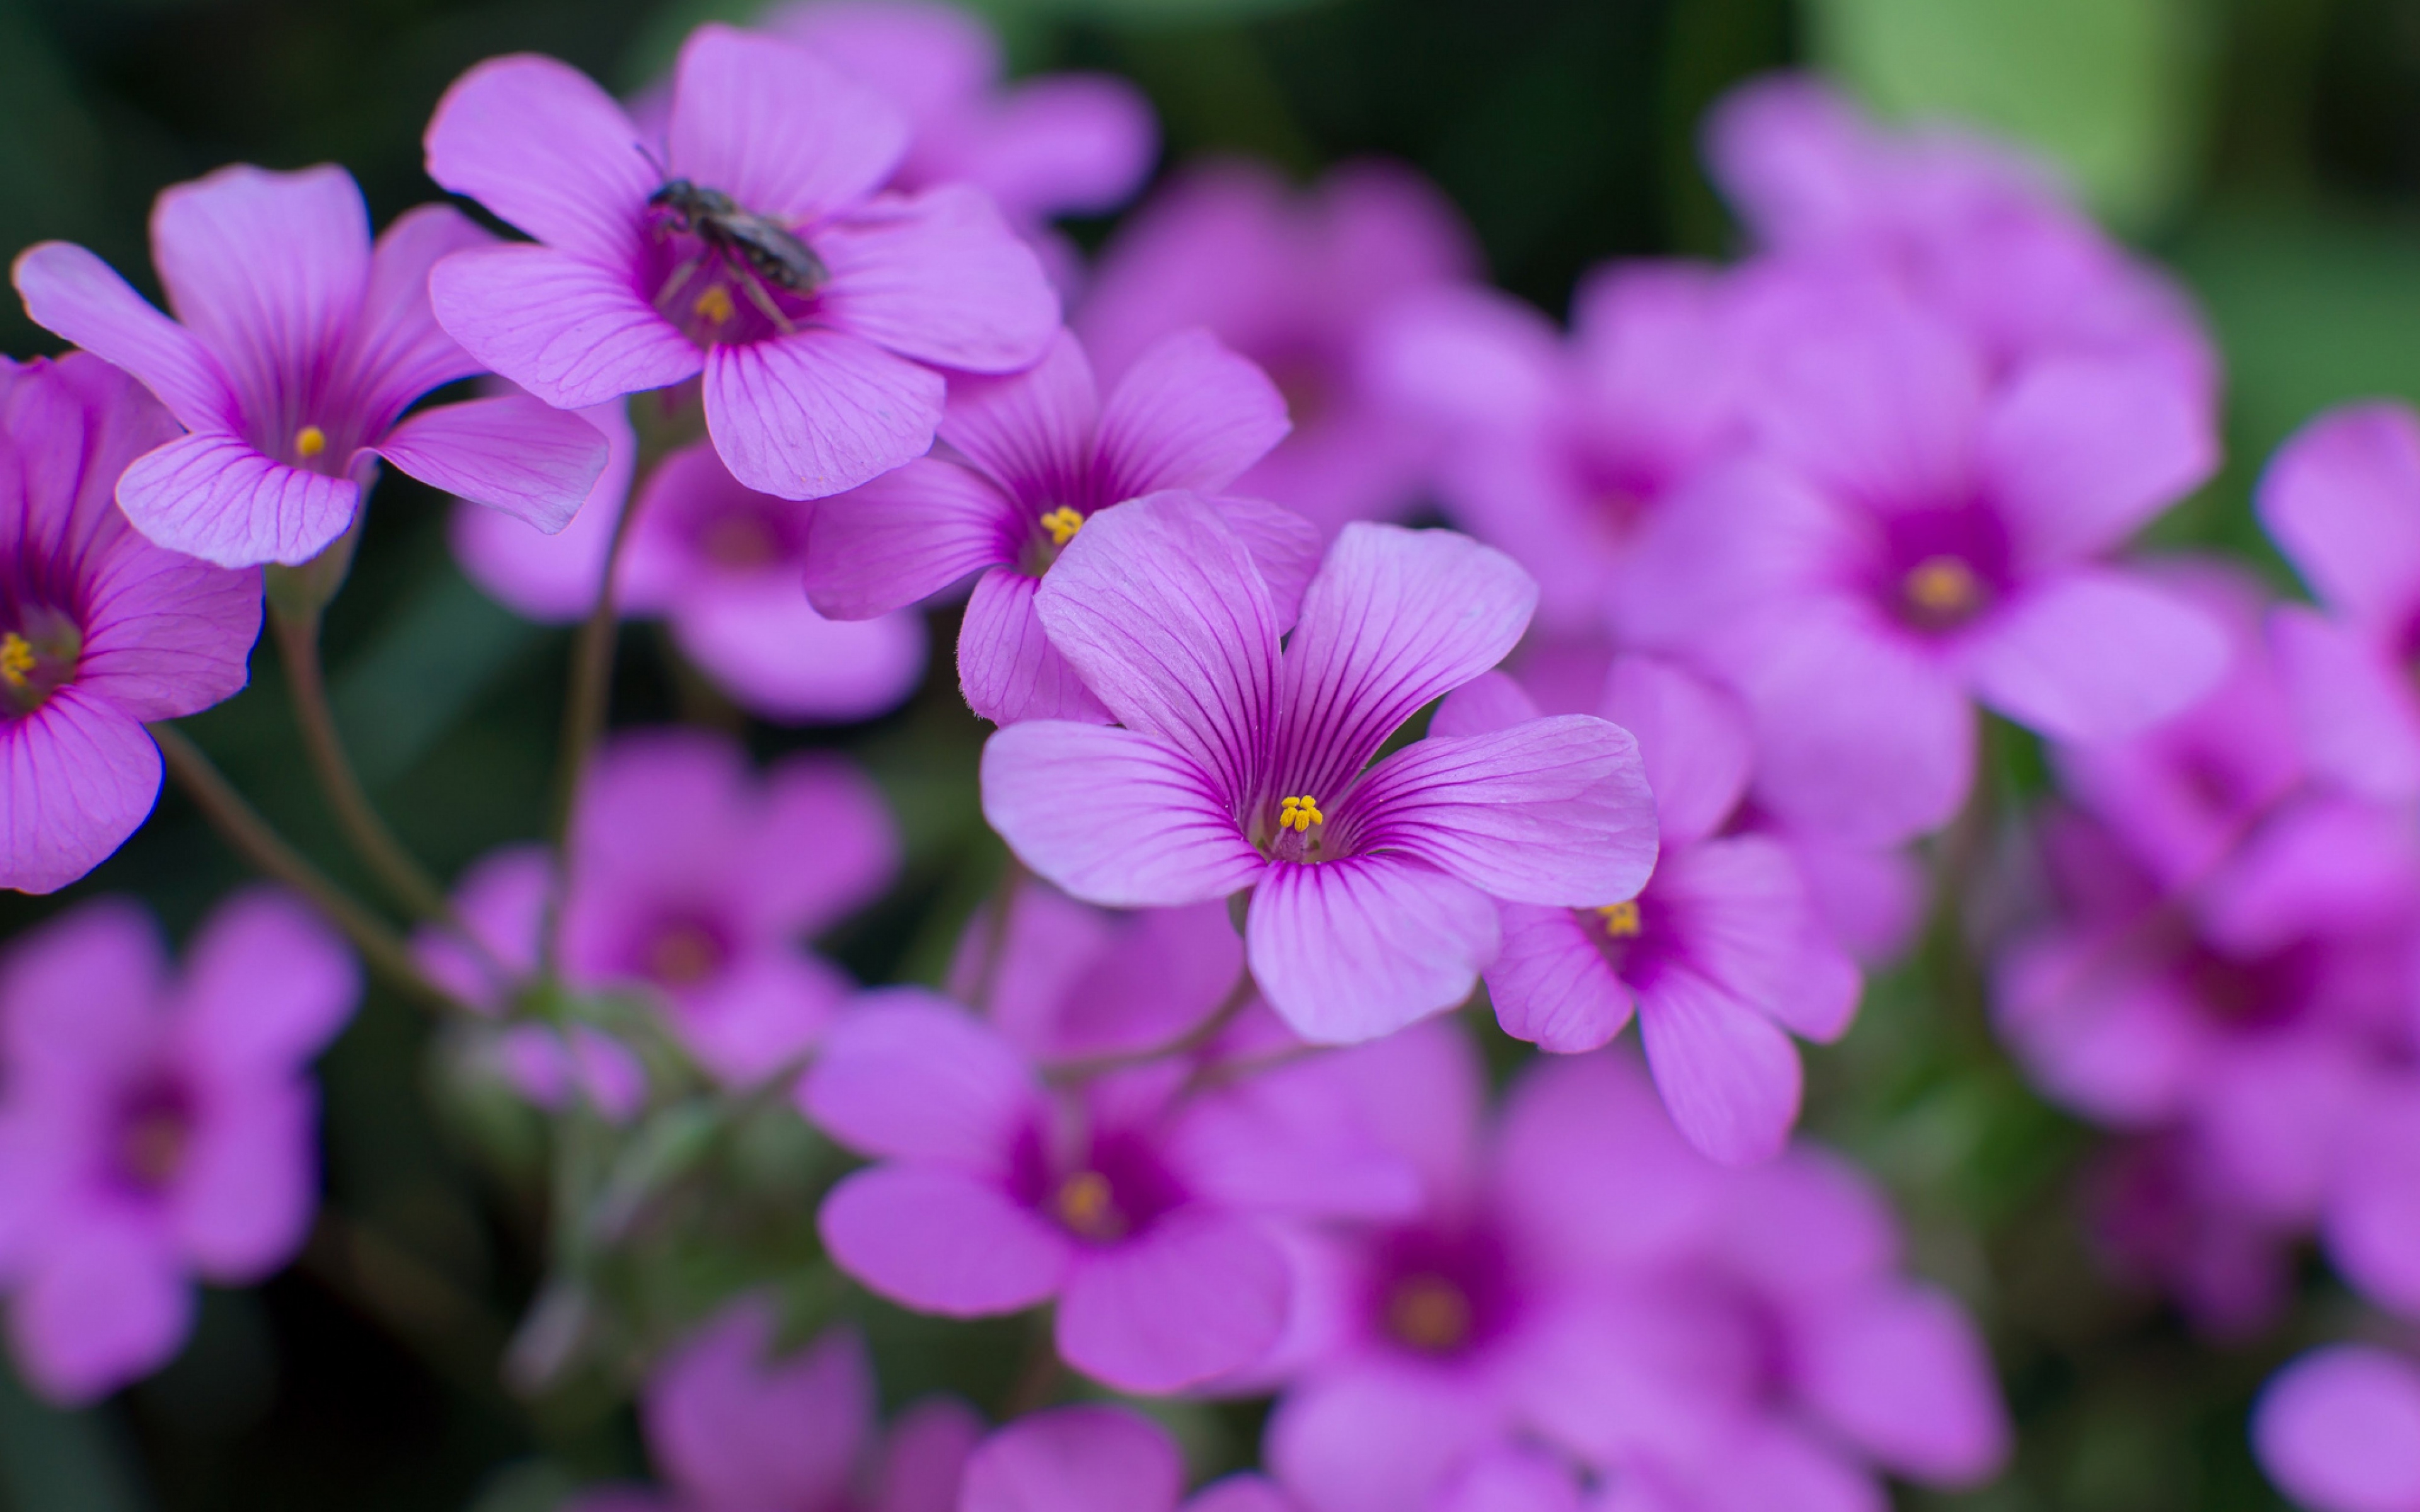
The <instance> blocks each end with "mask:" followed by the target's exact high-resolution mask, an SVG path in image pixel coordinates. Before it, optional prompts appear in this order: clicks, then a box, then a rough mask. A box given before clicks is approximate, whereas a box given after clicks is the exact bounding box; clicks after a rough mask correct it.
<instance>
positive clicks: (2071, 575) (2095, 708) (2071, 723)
mask: <svg viewBox="0 0 2420 1512" xmlns="http://www.w3.org/2000/svg"><path fill="white" fill-rule="evenodd" d="M2227 656H2228V652H2227V644H2226V632H2225V631H2224V630H2223V629H2222V628H2221V627H2220V626H2219V625H2218V624H2217V622H2216V621H2214V620H2212V619H2211V617H2210V616H2209V615H2207V614H2205V613H2203V612H2202V611H2201V610H2200V609H2196V608H2195V606H2194V605H2193V604H2192V603H2191V602H2190V601H2188V600H2186V599H2185V598H2183V597H2182V596H2181V595H2179V594H2173V593H2171V592H2169V591H2168V590H2166V589H2164V588H2162V587H2160V586H2159V585H2157V584H2155V583H2153V582H2150V581H2149V580H2148V579H2144V578H2141V577H2138V576H2135V575H2133V574H2130V573H2123V572H2118V571H2115V570H2111V569H2108V568H2100V567H2083V568H2078V569H2076V570H2074V571H2071V572H2064V573H2060V574H2057V575H2056V576H2055V577H2051V578H2049V579H2045V580H2042V581H2040V582H2037V583H2035V584H2033V585H2031V586H2030V587H2028V588H2027V589H2026V590H2025V591H2024V593H2023V594H2020V595H2019V596H2018V598H2017V600H2016V601H2015V602H2014V603H2012V604H2010V605H2009V608H2008V609H2006V610H2005V611H2004V612H2003V613H2001V614H2000V615H1998V616H1996V617H1995V618H1994V619H1993V622H1992V623H1991V624H1990V625H1988V626H1987V627H1985V628H1983V629H1982V630H1980V631H1979V632H1978V635H1977V637H1976V640H1975V642H1974V644H1973V645H1972V646H1970V647H1969V648H1968V650H1967V653H1966V663H1967V667H1968V670H1969V671H1970V674H1971V675H1972V676H1973V677H1974V678H1975V681H1976V686H1977V691H1978V695H1979V696H1980V697H1981V698H1982V699H1983V700H1984V701H1985V702H1989V703H1990V704H1992V705H1993V707H1994V708H1996V709H1998V710H1999V711H2000V712H2001V713H2003V714H2006V715H2008V716H2009V717H2010V718H2013V719H2015V720H2017V721H2018V722H2020V723H2022V724H2024V725H2027V726H2030V727H2031V728H2033V729H2036V730H2039V731H2040V732H2042V733H2044V734H2048V735H2051V736H2054V737H2055V738H2058V739H2062V740H2074V741H2087V742H2088V741H2100V740H2112V739H2116V738H2117V737H2118V736H2121V735H2127V734H2132V733H2135V732H2136V731H2139V730H2142V729H2145V728H2147V727H2148V726H2149V725H2151V724H2153V723H2155V722H2157V721H2159V720H2161V719H2164V718H2165V717H2168V716H2170V715H2173V714H2176V713H2178V712H2180V711H2181V710H2183V709H2184V708H2186V707H2188V706H2189V705H2191V704H2192V703H2194V702H2195V701H2197V700H2198V699H2199V698H2200V697H2201V695H2202V694H2203V693H2205V692H2207V691H2209V689H2210V687H2211V685H2212V684H2214V683H2215V682H2216V681H2217V680H2218V678H2219V675H2220V673H2222V672H2223V671H2226V662H2227Z"/></svg>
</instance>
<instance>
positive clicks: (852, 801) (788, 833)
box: [418, 730, 899, 1086]
mask: <svg viewBox="0 0 2420 1512" xmlns="http://www.w3.org/2000/svg"><path fill="white" fill-rule="evenodd" d="M898 856H899V841H898V836H897V833H896V831H895V830H894V828H893V826H892V821H891V816H890V811H889V810H887V809H886V808H885V807H884V805H883V802H882V798H881V796H880V795H879V794H877V793H876V791H875V789H874V787H873V784H872V783H870V782H868V781H867V780H866V779H865V778H864V777H863V776H861V774H859V773H858V772H857V771H855V770H854V769H853V768H850V767H848V766H846V765H845V764H841V763H839V762H837V761H834V760H832V759H830V758H826V757H815V756H800V757H793V758H791V759H789V760H788V761H786V762H784V763H783V764H781V765H778V766H776V767H775V768H774V769H773V770H772V772H770V773H769V774H768V775H767V776H766V777H764V778H761V779H760V778H759V777H758V776H757V775H756V774H755V772H754V771H753V770H752V768H751V766H750V765H749V763H748V759H747V756H746V754H745V753H744V752H742V751H741V750H740V749H739V748H738V747H737V745H736V744H734V743H732V742H730V741H728V740H726V739H724V738H722V737H721V736H717V735H710V734H707V733H704V732H702V731H694V730H688V731H683V730H658V731H649V732H646V733H639V734H630V735H624V736H622V737H620V738H618V739H616V740H615V741H614V742H613V743H612V744H611V745H609V746H607V747H606V748H605V749H604V750H603V751H602V752H601V753H600V754H599V755H598V757H597V760H596V762H595V763H594V764H592V765H591V767H590V768H589V773H588V779H587V782H586V785H585V786H584V787H583V788H582V792H581V795H580V801H579V804H578V806H577V808H576V809H575V810H574V812H573V815H572V824H571V841H570V863H569V872H570V874H569V876H568V877H567V878H566V882H565V890H564V897H563V904H562V907H563V953H562V960H561V963H560V964H561V968H562V971H563V975H564V979H565V980H566V982H567V983H568V984H569V985H570V986H572V987H573V988H575V989H577V990H580V991H585V992H594V991H609V990H616V989H620V990H629V991H635V992H637V993H639V994H641V995H644V996H645V997H646V998H648V999H649V1000H651V1001H653V1002H654V1003H656V1004H657V1005H658V1006H659V1007H660V1009H661V1010H662V1011H663V1015H664V1022H665V1026H666V1027H667V1029H668V1030H669V1031H670V1033H671V1034H672V1036H673V1037H674V1038H675V1040H677V1041H679V1042H680V1043H681V1045H682V1046H684V1047H685V1048H686V1049H687V1050H688V1052H689V1053H690V1055H691V1056H692V1057H695V1058H696V1060H697V1062H698V1064H699V1065H700V1066H702V1067H703V1068H705V1070H706V1072H708V1073H709V1074H711V1075H712V1076H714V1077H715V1078H716V1079H717V1080H719V1081H721V1082H723V1083H725V1084H727V1085H732V1086H746V1085H749V1084H751V1083H754V1082H758V1081H761V1080H762V1079H764V1078H765V1077H767V1076H769V1075H771V1074H773V1073H775V1072H779V1071H781V1070H783V1068H785V1067H788V1066H791V1065H794V1064H795V1063H796V1062H797V1061H798V1060H799V1058H800V1057H801V1056H802V1055H803V1054H804V1053H805V1051H806V1050H807V1049H808V1048H809V1047H810V1046H812V1045H813V1044H814V1042H815V1041H816V1040H817V1039H818V1038H819V1037H820V1036H821V1035H822V1033H823V1032H824V1029H825V1028H826V1027H827V1026H828V1025H829V1024H830V1021H831V1018H832V1015H833V1014H834V1013H835V1012H836V1011H838V1010H839V1008H840V1006H841V1004H842V1003H843V1002H844V1001H845V999H846V998H847V996H848V995H849V994H850V993H851V992H853V991H854V990H855V989H854V984H853V983H851V982H850V980H848V978H847V976H846V975H845V973H844V972H842V970H841V969H840V968H839V967H838V966H835V965H833V964H831V963H830V962H829V961H826V960H825V959H823V958H822V957H821V956H818V955H816V954H814V952H813V951H812V950H810V949H808V948H807V946H806V945H805V944H804V943H803V942H804V941H805V940H806V939H808V938H810V937H812V936H813V935H814V933H816V932H817V931H819V930H822V929H825V928H828V927H829V926H830V925H831V924H833V923H836V922H837V921H839V920H840V919H842V918H845V917H846V916H847V915H848V914H850V913H851V912H853V911H855V910H856V909H858V908H860V907H861V906H863V905H864V904H865V903H868V902H870V901H871V900H872V899H873V898H874V897H876V895H877V894H879V893H880V892H881V891H882V890H883V888H884V887H888V886H889V884H890V881H891V878H892V874H893V873H894V872H896V870H897V868H898V864H899V862H898ZM549 872H550V868H549V866H548V864H547V861H546V858H545V856H543V854H542V853H540V852H539V851H537V850H536V849H535V847H514V848H511V849H508V850H506V851H504V852H500V853H498V854H497V855H496V856H491V857H489V860H487V861H486V862H483V863H482V864H481V865H480V866H479V867H477V868H474V869H473V873H472V876H471V879H470V881H469V882H468V883H467V884H466V886H465V887H464V888H463V889H462V891H461V892H460V894H459V895H458V899H457V902H458V904H459V906H460V908H461V911H462V913H463V915H464V918H465V921H466V922H467V923H468V925H469V926H470V928H471V929H472V931H473V933H476V934H477V935H478V937H479V939H480V942H481V943H482V944H483V945H484V946H485V948H486V951H487V956H482V955H481V954H480V953H478V952H474V951H473V950H471V949H468V948H466V947H465V946H464V945H463V944H462V943H461V942H459V941H458V940H455V939H453V938H451V937H450V936H448V935H447V934H445V933H443V932H441V931H434V930H432V931H429V932H427V933H424V934H423V935H422V937H421V939H420V942H419V946H418V950H419V954H420V957H421V961H422V964H423V965H424V967H425V968H426V969H427V971H428V972H429V973H430V975H431V976H432V977H433V978H434V979H436V980H438V981H440V982H442V984H443V985H445V986H446V987H447V988H448V989H449V990H451V991H453V992H455V993H456V994H458V995H459V996H460V997H461V998H462V999H463V1000H464V1001H465V1002H468V1003H471V1004H473V1006H476V1007H481V1008H490V1007H492V1008H494V1009H497V1010H502V1009H504V1007H506V1006H507V1004H508V1002H509V999H510V997H511V995H512V994H513V993H514V992H516V991H517V990H518V989H519V987H520V985H521V983H522V982H523V981H525V980H527V979H528V977H530V976H534V975H535V971H536V968H537V961H538V949H537V946H538V933H537V932H538V929H539V927H540V926H541V922H542V920H543V918H544V913H545V899H546V893H547V888H548V887H549V886H550V877H549ZM489 957H492V959H493V961H494V962H495V963H498V964H501V965H502V966H503V967H504V970H505V971H506V972H507V973H508V974H510V975H511V976H512V978H513V979H514V980H497V978H496V976H495V974H494V970H493V968H492V967H491V966H490V964H489Z"/></svg>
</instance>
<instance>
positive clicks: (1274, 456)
mask: <svg viewBox="0 0 2420 1512" xmlns="http://www.w3.org/2000/svg"><path fill="white" fill-rule="evenodd" d="M1478 269H1479V253H1478V249H1477V247H1476V245H1475V244H1474V242H1473V240H1472V238H1471V235H1470V232H1469V230H1468V228H1467V227H1466V226H1465V225H1464V224H1463V222H1462V218H1461V216H1460V214H1459V213H1458V212H1457V211H1456V210H1455V209H1454V208H1453V207H1452V206H1451V205H1450V203H1449V202H1448V201H1447V200H1446V199H1445V198H1444V196H1442V195H1441V194H1439V193H1437V191H1436V190H1435V187H1434V186H1432V185H1431V184H1429V183H1428V182H1427V181H1426V180H1425V179H1422V178H1420V177H1418V176H1417V175H1416V174H1414V173H1412V172H1411V171H1410V170H1409V169H1406V168H1404V167H1401V166H1398V165H1395V164H1391V163H1386V162H1357V163H1348V164H1346V165H1344V166H1343V167H1341V168H1338V169H1336V170H1334V171H1333V172H1331V173H1330V174H1329V175H1328V177H1326V179H1325V180H1324V181H1322V183H1321V184H1320V186H1319V187H1318V188H1317V189H1316V190H1314V191H1312V192H1311V193H1310V194H1307V195H1305V194H1298V193H1295V191H1293V190H1292V189H1290V188H1289V187H1288V186H1287V185H1286V184H1285V183H1284V181H1283V180H1282V179H1280V177H1278V175H1277V174H1276V173H1274V172H1273V171H1271V170H1270V169H1268V168H1265V167H1263V166H1261V165H1259V164H1256V163H1249V162H1234V161H1227V162H1214V163H1209V164H1206V165H1203V166H1200V167H1196V168H1194V169H1192V170H1189V171H1188V172H1187V173H1186V174H1184V175H1183V176H1181V177H1179V178H1177V180H1176V181H1175V182H1174V183H1173V184H1171V186H1170V187H1169V188H1167V189H1165V190H1163V191H1162V192H1160V193H1158V194H1157V195H1156V196H1155V197H1154V198H1152V199H1151V200H1150V201H1148V202H1147V203H1146V204H1145V205H1144V206H1143V207H1142V208H1140V210H1138V211H1136V212H1135V213H1134V214H1133V215H1132V216H1131V217H1129V218H1128V219H1127V220H1126V222H1125V224H1123V225H1122V226H1121V227H1120V228H1119V231H1118V234H1117V235H1116V236H1115V237H1113V238H1112V239H1110V241H1109V246H1108V248H1107V249H1106V250H1105V251H1104V252H1103V254H1102V255H1101V260H1100V263H1099V265H1098V267H1097V269H1096V270H1095V271H1094V278H1093V283H1092V286H1091V289H1090V292H1089V293H1088V295H1087V296H1086V298H1085V300H1084V302H1083V304H1082V306H1081V307H1080V308H1079V309H1078V311H1077V313H1076V316H1075V318H1074V319H1073V320H1072V321H1071V322H1070V323H1071V324H1072V325H1073V326H1074V327H1075V329H1076V330H1077V332H1078V333H1079V334H1080V335H1082V337H1083V338H1084V347H1085V350H1087V351H1089V352H1090V353H1091V354H1092V356H1093V361H1094V363H1095V364H1096V365H1097V366H1098V368H1099V370H1100V373H1101V375H1102V377H1103V378H1105V379H1108V380H1109V381H1110V382H1112V383H1114V382H1115V381H1116V380H1117V379H1118V378H1122V377H1123V376H1124V375H1125V370H1126V369H1127V367H1129V366H1130V365H1132V364H1133V363H1136V362H1137V361H1138V360H1140V357H1141V356H1142V354H1143V352H1145V351H1146V350H1148V349H1149V348H1150V347H1152V346H1153V345H1154V344H1155V343H1156V342H1157V341H1158V340H1159V339H1160V338H1161V337H1163V336H1166V335H1169V334H1170V333H1171V332H1177V331H1182V330H1184V329H1186V328H1187V327H1189V326H1203V327H1207V328H1208V329H1209V330H1210V331H1211V332H1213V333H1214V334H1216V335H1217V336H1218V339H1219V340H1220V341H1223V342H1225V343H1226V344H1227V345H1228V346H1230V347H1233V348H1235V349H1236V350H1237V351H1239V352H1242V353H1243V354H1244V355H1245V356H1246V357H1249V358H1250V359H1251V360H1252V361H1253V362H1255V363H1259V364H1260V366H1261V367H1262V368H1263V369H1264V370H1265V371H1266V372H1267V373H1268V374H1269V376H1270V377H1271V378H1273V379H1275V380H1276V383H1277V386H1278V388H1279V390H1280V392H1281V393H1283V394H1284V395H1285V399H1286V409H1287V411H1288V413H1290V414H1291V415H1292V416H1293V419H1294V431H1293V434H1292V435H1291V436H1289V437H1288V438H1287V440H1285V442H1284V443H1283V444H1281V445H1280V446H1279V447H1278V448H1277V450H1275V451H1274V452H1272V453H1270V454H1269V455H1268V457H1267V458H1266V459H1265V460H1264V461H1263V462H1261V463H1260V465H1258V466H1257V467H1255V468H1253V469H1252V470H1251V471H1249V472H1246V473H1245V474H1244V475H1243V476H1242V477H1241V478H1240V479H1238V480H1236V484H1235V489H1236V491H1237V492H1239V493H1243V494H1246V495H1249V496H1251V497H1253V498H1262V499H1273V500H1275V501H1278V502H1279V503H1280V504H1283V505H1285V506H1286V507H1287V508H1289V509H1292V510H1295V511H1297V512H1299V513H1300V514H1301V515H1303V516H1304V517H1306V518H1308V519H1310V520H1311V523H1312V524H1314V525H1316V526H1318V527H1319V528H1320V529H1321V530H1322V531H1323V532H1327V533H1330V534H1333V533H1334V532H1336V531H1337V530H1338V529H1340V528H1341V527H1342V526H1343V525H1344V523H1345V522H1346V521H1348V520H1354V519H1361V518H1367V517H1391V516H1396V515H1400V514H1402V513H1404V511H1405V510H1407V509H1409V508H1410V507H1411V505H1412V504H1413V503H1414V502H1415V501H1417V498H1418V496H1419V490H1420V486H1421V483H1422V481H1423V474H1424V471H1425V470H1426V467H1427V464H1428V457H1429V453H1430V450H1431V438H1430V437H1429V436H1428V435H1427V434H1426V433H1425V432H1424V431H1423V430H1422V429H1421V427H1420V426H1419V424H1417V423H1414V422H1411V421H1409V420H1407V419H1406V418H1405V417H1404V415H1403V414H1402V413H1401V412H1400V410H1399V408H1398V407H1396V406H1394V405H1391V404H1388V403H1386V402H1385V401H1384V399H1383V396H1382V395H1381V394H1380V393H1377V392H1375V391H1373V387H1372V384H1371V381H1370V377H1369V375H1368V374H1367V373H1366V372H1365V371H1364V367H1365V364H1366V363H1368V362H1369V360H1370V355H1371V354H1370V350H1369V347H1370V343H1371V341H1372V340H1373V336H1374V335H1375V333H1376V332H1377V330H1378V327H1379V325H1380V323H1381V321H1382V320H1383V319H1384V317H1385V316H1386V315H1387V314H1388V311H1389V310H1391V309H1392V308H1393V307H1394V305H1395V304H1396V303H1397V302H1398V301H1402V300H1404V298H1406V297H1408V296H1410V295H1413V294H1416V293H1419V292H1421V291H1424V290H1429V289H1434V288H1436V287H1438V286H1441V285H1450V284H1454V283H1459V282H1463V281H1466V280H1468V279H1470V278H1472V277H1473V276H1475V275H1476V273H1477V271H1478Z"/></svg>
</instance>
